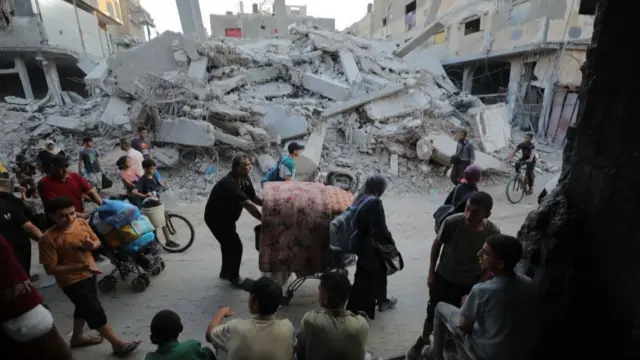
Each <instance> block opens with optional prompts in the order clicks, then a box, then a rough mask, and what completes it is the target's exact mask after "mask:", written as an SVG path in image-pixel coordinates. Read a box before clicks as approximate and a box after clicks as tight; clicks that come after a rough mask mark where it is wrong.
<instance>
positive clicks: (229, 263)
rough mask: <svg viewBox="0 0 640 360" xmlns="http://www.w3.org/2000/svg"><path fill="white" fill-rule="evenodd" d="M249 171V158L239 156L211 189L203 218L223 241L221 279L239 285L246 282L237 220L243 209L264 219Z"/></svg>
mask: <svg viewBox="0 0 640 360" xmlns="http://www.w3.org/2000/svg"><path fill="white" fill-rule="evenodd" d="M250 173H251V160H250V159H249V157H248V156H247V155H236V156H235V157H234V158H233V160H232V163H231V171H230V172H229V174H227V175H226V176H225V177H223V178H222V179H220V181H218V182H217V183H216V185H215V186H214V187H213V189H212V190H211V194H210V195H209V200H207V205H206V207H205V210H204V221H205V223H206V224H207V226H208V227H209V229H210V230H211V232H212V233H213V236H214V237H215V238H216V240H218V242H219V243H220V251H221V252H222V268H221V270H220V278H221V279H224V280H228V281H229V282H231V283H232V284H233V285H235V286H237V287H240V286H242V283H243V281H242V279H241V278H240V263H241V261H242V241H241V240H240V236H238V233H237V232H236V222H237V221H238V219H240V214H241V213H242V209H243V208H244V209H246V210H247V211H248V212H249V214H251V216H253V217H254V218H256V219H257V220H259V221H261V220H262V214H260V211H259V210H258V208H257V207H256V205H259V206H262V199H260V198H259V197H258V196H256V191H255V189H254V188H253V184H252V183H251V179H250V178H249V174H250Z"/></svg>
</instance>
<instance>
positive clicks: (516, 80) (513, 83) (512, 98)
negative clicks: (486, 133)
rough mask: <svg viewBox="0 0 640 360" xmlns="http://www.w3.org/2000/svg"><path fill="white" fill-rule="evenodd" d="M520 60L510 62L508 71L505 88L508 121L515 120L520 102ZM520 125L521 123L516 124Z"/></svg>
mask: <svg viewBox="0 0 640 360" xmlns="http://www.w3.org/2000/svg"><path fill="white" fill-rule="evenodd" d="M522 66H523V64H522V61H521V60H516V61H512V62H511V70H510V72H509V85H508V89H507V119H508V120H509V122H510V123H513V122H514V120H515V113H516V108H517V106H518V104H519V103H520V96H521V93H520V82H521V76H522ZM518 125H520V126H522V124H518Z"/></svg>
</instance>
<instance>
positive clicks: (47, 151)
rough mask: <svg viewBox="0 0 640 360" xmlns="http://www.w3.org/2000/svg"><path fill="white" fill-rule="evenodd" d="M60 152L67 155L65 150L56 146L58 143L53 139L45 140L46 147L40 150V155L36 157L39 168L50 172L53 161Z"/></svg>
mask: <svg viewBox="0 0 640 360" xmlns="http://www.w3.org/2000/svg"><path fill="white" fill-rule="evenodd" d="M58 154H60V155H62V156H66V154H65V153H64V151H62V150H60V148H59V147H58V146H56V143H55V142H54V141H53V140H47V141H45V142H44V149H43V150H40V152H39V153H38V156H37V157H36V161H37V163H38V168H39V170H40V171H42V172H43V173H44V174H49V172H51V161H52V160H53V158H54V157H56V155H58Z"/></svg>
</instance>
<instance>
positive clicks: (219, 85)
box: [209, 74, 247, 95]
mask: <svg viewBox="0 0 640 360" xmlns="http://www.w3.org/2000/svg"><path fill="white" fill-rule="evenodd" d="M246 83H247V75H244V74H243V75H238V76H234V77H232V78H229V79H225V80H218V81H212V82H210V83H209V84H210V85H211V89H212V90H213V92H214V93H216V94H219V95H224V94H226V93H228V92H230V91H231V90H234V89H237V88H239V87H240V86H243V85H245V84H246Z"/></svg>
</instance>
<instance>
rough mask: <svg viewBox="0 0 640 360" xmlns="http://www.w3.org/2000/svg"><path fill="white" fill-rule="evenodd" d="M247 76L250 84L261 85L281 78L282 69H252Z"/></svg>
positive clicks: (273, 67)
mask: <svg viewBox="0 0 640 360" xmlns="http://www.w3.org/2000/svg"><path fill="white" fill-rule="evenodd" d="M246 75H247V83H248V84H260V83H263V82H268V81H273V80H275V79H277V78H278V76H280V69H279V68H277V67H275V66H272V67H264V68H257V69H251V70H249V71H247V72H246Z"/></svg>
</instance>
